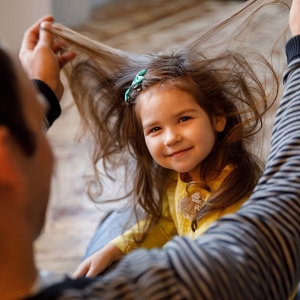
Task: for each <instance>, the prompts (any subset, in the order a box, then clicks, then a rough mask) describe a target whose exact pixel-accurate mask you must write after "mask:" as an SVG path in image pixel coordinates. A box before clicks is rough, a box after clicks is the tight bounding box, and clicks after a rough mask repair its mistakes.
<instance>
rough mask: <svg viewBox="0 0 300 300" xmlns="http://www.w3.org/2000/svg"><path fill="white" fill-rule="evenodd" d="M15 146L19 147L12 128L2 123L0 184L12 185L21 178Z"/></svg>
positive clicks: (0, 136) (0, 128)
mask: <svg viewBox="0 0 300 300" xmlns="http://www.w3.org/2000/svg"><path fill="white" fill-rule="evenodd" d="M13 147H17V145H16V143H15V142H14V139H13V137H12V135H11V132H10V130H9V129H8V128H7V127H6V126H3V125H0V186H6V187H8V186H12V185H14V184H15V183H17V181H18V180H19V179H20V174H19V172H18V169H17V168H16V157H14V153H15V151H13Z"/></svg>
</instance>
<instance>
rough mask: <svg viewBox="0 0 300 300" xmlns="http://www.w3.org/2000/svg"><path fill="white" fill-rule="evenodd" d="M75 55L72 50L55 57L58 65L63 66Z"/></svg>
mask: <svg viewBox="0 0 300 300" xmlns="http://www.w3.org/2000/svg"><path fill="white" fill-rule="evenodd" d="M75 57H76V53H75V52H73V51H70V52H65V53H63V54H61V55H58V57H57V59H58V63H59V67H60V68H63V67H64V65H66V64H67V63H68V62H70V61H71V60H72V59H74V58H75Z"/></svg>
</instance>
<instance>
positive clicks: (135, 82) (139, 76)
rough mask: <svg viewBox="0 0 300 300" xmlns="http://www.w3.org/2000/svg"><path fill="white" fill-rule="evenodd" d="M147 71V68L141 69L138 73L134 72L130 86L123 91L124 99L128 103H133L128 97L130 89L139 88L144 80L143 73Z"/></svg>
mask: <svg viewBox="0 0 300 300" xmlns="http://www.w3.org/2000/svg"><path fill="white" fill-rule="evenodd" d="M146 73H147V70H145V69H144V70H142V71H140V72H139V73H137V74H136V76H135V77H134V79H133V81H132V83H131V85H130V87H129V88H128V89H127V90H126V92H125V97H124V101H125V102H126V103H128V104H131V103H134V100H133V99H132V98H131V97H130V94H131V91H132V90H133V89H134V90H138V91H139V90H141V88H142V87H141V84H142V82H143V81H144V79H145V77H144V75H145V74H146Z"/></svg>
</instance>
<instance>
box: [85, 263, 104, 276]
mask: <svg viewBox="0 0 300 300" xmlns="http://www.w3.org/2000/svg"><path fill="white" fill-rule="evenodd" d="M101 271H102V270H98V269H97V268H93V267H92V266H91V267H90V269H89V270H88V272H87V273H86V275H85V277H96V276H97V275H98V274H100V272H101Z"/></svg>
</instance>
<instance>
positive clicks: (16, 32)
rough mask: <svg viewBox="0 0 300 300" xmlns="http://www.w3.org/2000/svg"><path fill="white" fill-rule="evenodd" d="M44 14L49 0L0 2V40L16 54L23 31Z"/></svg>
mask: <svg viewBox="0 0 300 300" xmlns="http://www.w3.org/2000/svg"><path fill="white" fill-rule="evenodd" d="M45 14H52V8H51V0H0V38H1V40H5V41H6V42H8V44H9V45H10V46H11V47H12V49H13V50H14V51H15V52H17V51H18V49H19V47H20V44H21V40H22V37H23V34H24V32H25V30H26V29H27V28H28V27H29V26H30V25H31V24H32V23H34V22H35V21H36V20H38V19H39V18H40V17H42V16H44V15H45Z"/></svg>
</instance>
